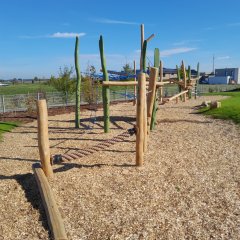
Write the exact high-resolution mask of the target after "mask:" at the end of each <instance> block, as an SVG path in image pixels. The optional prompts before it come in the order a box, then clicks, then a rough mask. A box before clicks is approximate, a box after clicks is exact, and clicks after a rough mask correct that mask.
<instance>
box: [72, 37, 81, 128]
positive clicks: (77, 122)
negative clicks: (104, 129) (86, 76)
mask: <svg viewBox="0 0 240 240" xmlns="http://www.w3.org/2000/svg"><path fill="white" fill-rule="evenodd" d="M78 42H79V40H78V37H76V42H75V52H74V58H75V70H76V75H77V83H76V107H75V128H79V127H80V91H81V73H80V67H79V62H78Z"/></svg>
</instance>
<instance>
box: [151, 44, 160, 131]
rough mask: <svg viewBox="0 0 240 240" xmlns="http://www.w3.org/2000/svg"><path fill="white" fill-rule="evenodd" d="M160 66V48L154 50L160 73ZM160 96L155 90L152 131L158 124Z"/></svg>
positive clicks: (155, 64)
mask: <svg viewBox="0 0 240 240" xmlns="http://www.w3.org/2000/svg"><path fill="white" fill-rule="evenodd" d="M159 66H160V52H159V48H155V49H154V67H155V68H157V69H158V72H159ZM158 79H159V77H158V76H157V81H158ZM156 83H157V82H156ZM155 88H156V86H155ZM158 95H159V94H158V91H157V90H156V89H155V97H154V104H153V110H152V116H151V123H150V130H153V129H154V128H155V124H156V115H157V110H158Z"/></svg>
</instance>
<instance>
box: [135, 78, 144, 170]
mask: <svg viewBox="0 0 240 240" xmlns="http://www.w3.org/2000/svg"><path fill="white" fill-rule="evenodd" d="M145 93H146V75H145V74H144V73H140V74H139V75H138V95H137V96H138V98H137V135H136V165H137V166H142V165H143V152H144V138H145V134H144V120H145V119H144V110H145V109H144V107H145V102H146V101H145V96H146V94H145Z"/></svg>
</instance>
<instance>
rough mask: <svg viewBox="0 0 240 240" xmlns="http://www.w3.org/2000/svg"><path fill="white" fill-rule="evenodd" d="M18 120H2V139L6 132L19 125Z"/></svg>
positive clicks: (0, 132)
mask: <svg viewBox="0 0 240 240" xmlns="http://www.w3.org/2000/svg"><path fill="white" fill-rule="evenodd" d="M19 125H20V123H18V122H0V140H2V135H3V134H4V133H6V132H10V131H11V130H12V129H13V128H15V127H17V126H19Z"/></svg>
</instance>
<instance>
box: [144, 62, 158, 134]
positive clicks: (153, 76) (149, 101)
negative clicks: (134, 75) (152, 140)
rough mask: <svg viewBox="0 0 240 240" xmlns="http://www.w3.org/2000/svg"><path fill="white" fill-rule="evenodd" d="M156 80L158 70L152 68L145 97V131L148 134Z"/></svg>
mask: <svg viewBox="0 0 240 240" xmlns="http://www.w3.org/2000/svg"><path fill="white" fill-rule="evenodd" d="M157 80H158V68H156V67H152V68H151V69H150V78H149V86H148V95H147V130H148V134H149V133H150V125H151V121H152V114H153V106H154V102H155V97H156V83H157Z"/></svg>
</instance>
